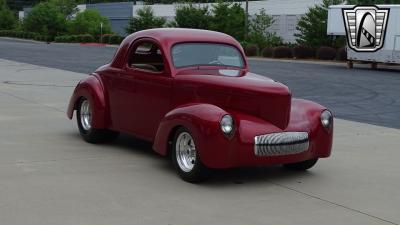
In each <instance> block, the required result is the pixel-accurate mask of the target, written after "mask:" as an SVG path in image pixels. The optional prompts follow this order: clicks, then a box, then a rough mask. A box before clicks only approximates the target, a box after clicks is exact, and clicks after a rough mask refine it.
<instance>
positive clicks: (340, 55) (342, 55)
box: [336, 47, 347, 61]
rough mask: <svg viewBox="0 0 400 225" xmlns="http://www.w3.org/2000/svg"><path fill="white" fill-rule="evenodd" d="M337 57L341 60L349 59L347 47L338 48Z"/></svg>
mask: <svg viewBox="0 0 400 225" xmlns="http://www.w3.org/2000/svg"><path fill="white" fill-rule="evenodd" d="M336 59H337V60H340V61H346V60H347V50H346V48H345V47H342V48H339V49H338V50H337V54H336Z"/></svg>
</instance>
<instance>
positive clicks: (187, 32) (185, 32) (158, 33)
mask: <svg viewBox="0 0 400 225" xmlns="http://www.w3.org/2000/svg"><path fill="white" fill-rule="evenodd" d="M145 37H147V38H153V39H155V40H157V41H158V42H159V43H169V44H174V43H178V42H219V43H227V44H231V45H235V46H236V45H238V42H237V41H236V40H235V39H234V38H233V37H231V36H229V35H227V34H224V33H220V32H216V31H210V30H200V29H188V28H156V29H149V30H143V31H139V32H136V33H133V34H131V35H129V36H128V37H127V39H128V40H129V42H131V41H134V40H135V39H137V38H145Z"/></svg>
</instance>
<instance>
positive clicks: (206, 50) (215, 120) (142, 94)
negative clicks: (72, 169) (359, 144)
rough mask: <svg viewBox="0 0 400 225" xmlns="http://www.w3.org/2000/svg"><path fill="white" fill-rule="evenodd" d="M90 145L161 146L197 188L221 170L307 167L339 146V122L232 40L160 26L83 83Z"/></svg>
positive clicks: (82, 112)
mask: <svg viewBox="0 0 400 225" xmlns="http://www.w3.org/2000/svg"><path fill="white" fill-rule="evenodd" d="M75 110H76V118H77V123H78V128H79V131H80V134H81V135H82V137H83V139H84V140H86V141H87V142H90V143H99V142H104V141H110V140H113V139H115V138H116V137H117V136H118V133H119V132H124V133H127V134H131V135H133V136H136V137H139V138H142V139H145V140H147V141H150V142H152V143H153V149H154V150H155V151H156V152H158V153H159V154H161V155H164V156H170V157H171V160H172V163H173V165H174V167H175V168H176V170H177V172H178V174H179V175H180V176H181V177H182V179H184V180H185V181H188V182H197V181H201V180H204V179H205V178H206V177H207V175H208V174H209V171H210V169H211V168H213V169H218V168H231V167H241V166H255V165H274V164H283V165H284V166H285V167H286V168H289V169H294V170H306V169H309V168H311V167H312V166H314V164H315V163H316V162H317V160H318V159H319V158H324V157H328V156H329V155H330V153H331V147H332V133H333V116H332V114H331V112H330V111H329V110H328V109H326V108H325V107H323V106H321V105H319V104H317V103H314V102H311V101H307V100H301V99H294V98H292V96H291V92H290V90H289V89H288V87H286V86H285V85H283V84H281V83H279V82H277V81H275V80H272V79H269V78H267V77H264V76H260V75H256V74H253V73H251V72H249V68H248V64H247V61H246V58H245V55H244V52H243V49H242V47H241V45H240V44H239V43H238V42H237V41H236V40H235V39H234V38H232V37H231V36H229V35H226V34H223V33H219V32H213V31H206V30H195V29H175V28H163V29H151V30H144V31H140V32H137V33H133V34H131V35H130V36H128V37H126V38H125V39H124V40H123V42H122V43H121V45H120V47H119V49H118V50H117V52H116V54H115V56H114V58H113V59H112V61H111V62H110V63H109V64H106V65H104V66H101V67H100V68H98V69H97V70H96V71H95V72H93V73H92V74H91V75H90V76H88V77H87V78H86V79H84V80H82V81H80V82H79V84H78V85H77V87H76V88H75V90H74V93H73V95H72V97H71V100H70V103H69V108H68V112H67V114H68V117H69V118H70V119H72V117H73V113H74V111H75Z"/></svg>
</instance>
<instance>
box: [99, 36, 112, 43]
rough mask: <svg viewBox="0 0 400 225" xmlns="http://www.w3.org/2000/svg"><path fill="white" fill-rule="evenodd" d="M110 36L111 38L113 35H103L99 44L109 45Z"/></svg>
mask: <svg viewBox="0 0 400 225" xmlns="http://www.w3.org/2000/svg"><path fill="white" fill-rule="evenodd" d="M111 36H113V34H104V35H103V38H102V40H101V42H102V43H105V44H110V38H111Z"/></svg>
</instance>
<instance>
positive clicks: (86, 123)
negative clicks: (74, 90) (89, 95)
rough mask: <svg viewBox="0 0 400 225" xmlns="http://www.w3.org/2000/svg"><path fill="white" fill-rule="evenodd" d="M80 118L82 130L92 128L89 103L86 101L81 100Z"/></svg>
mask: <svg viewBox="0 0 400 225" xmlns="http://www.w3.org/2000/svg"><path fill="white" fill-rule="evenodd" d="M80 118H81V125H82V128H83V129H84V130H86V131H88V130H90V129H91V128H92V125H91V124H92V112H91V109H90V103H89V101H88V100H87V99H85V100H83V101H82V103H81V108H80Z"/></svg>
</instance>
